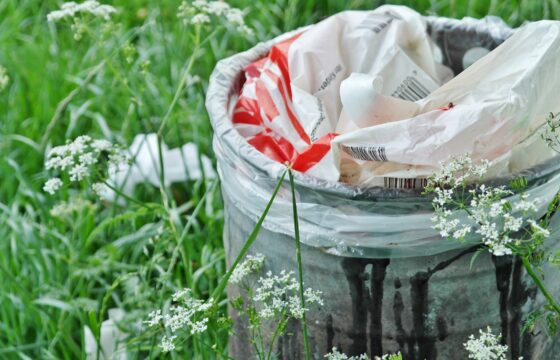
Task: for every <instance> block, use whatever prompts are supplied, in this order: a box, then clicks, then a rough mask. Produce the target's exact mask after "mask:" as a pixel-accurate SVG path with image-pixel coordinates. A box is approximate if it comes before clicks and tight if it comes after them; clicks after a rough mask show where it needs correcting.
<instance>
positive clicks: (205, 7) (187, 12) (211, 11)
mask: <svg viewBox="0 0 560 360" xmlns="http://www.w3.org/2000/svg"><path fill="white" fill-rule="evenodd" d="M177 16H178V17H179V18H180V19H181V20H182V21H183V23H184V24H185V25H207V24H210V23H211V21H212V18H215V19H217V20H219V21H224V22H225V23H226V24H228V25H230V26H232V27H233V28H234V29H236V30H237V31H238V32H240V33H241V34H244V35H251V34H252V33H253V31H252V30H251V28H249V27H248V26H247V25H246V24H245V20H244V19H243V11H241V10H240V9H237V8H233V7H231V6H230V5H229V4H228V3H226V2H223V1H206V0H196V1H193V2H191V3H188V2H187V1H183V2H182V3H181V6H179V11H178V13H177Z"/></svg>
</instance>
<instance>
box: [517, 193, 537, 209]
mask: <svg viewBox="0 0 560 360" xmlns="http://www.w3.org/2000/svg"><path fill="white" fill-rule="evenodd" d="M528 198H529V195H527V194H522V195H521V196H520V199H519V201H518V202H516V203H515V205H514V208H515V210H519V211H523V212H528V211H537V205H538V204H539V203H540V199H539V198H535V199H533V200H528Z"/></svg>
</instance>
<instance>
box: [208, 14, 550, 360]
mask: <svg viewBox="0 0 560 360" xmlns="http://www.w3.org/2000/svg"><path fill="white" fill-rule="evenodd" d="M381 9H385V10H387V9H395V11H400V9H402V8H393V7H391V8H387V7H383V8H381ZM385 10H384V11H385ZM379 11H381V10H379V9H378V10H376V11H375V12H379ZM419 19H420V23H421V24H425V29H426V31H427V33H428V35H429V38H430V39H431V40H430V41H433V43H435V44H436V45H437V47H438V49H439V50H433V51H434V58H436V59H437V58H438V56H439V55H437V53H441V64H443V65H445V66H447V67H448V68H450V69H451V70H452V71H453V73H454V74H455V75H456V74H459V73H460V72H462V71H463V70H464V66H466V65H469V64H471V63H472V62H474V61H475V59H476V57H477V56H479V55H481V54H486V53H491V52H492V51H493V50H494V49H495V48H496V47H498V46H499V45H500V44H501V43H503V42H504V40H505V39H507V38H508V37H510V36H511V35H512V34H513V33H514V32H515V31H514V30H512V29H510V28H508V27H507V26H506V25H505V24H504V23H503V22H502V21H500V20H499V19H497V18H493V17H488V18H485V19H483V20H475V19H469V18H466V19H463V20H455V19H447V18H438V17H420V18H419ZM327 21H328V20H327ZM395 21H397V20H392V22H391V23H390V24H389V25H386V26H385V29H388V28H390V27H391V26H393V22H395ZM554 27H556V25H554ZM539 28H540V27H539ZM312 29H314V27H311V28H309V29H307V31H311V30H312ZM300 33H301V30H297V31H295V32H292V33H288V34H285V35H282V36H281V37H279V38H277V39H274V40H272V41H270V42H267V43H264V44H259V45H257V46H255V47H254V48H252V49H250V50H248V51H246V52H243V53H240V54H237V55H235V56H232V57H231V58H228V59H224V60H222V61H220V62H219V63H218V65H217V66H216V69H215V71H214V73H213V75H212V77H211V79H210V84H209V88H208V92H207V99H206V106H207V109H208V112H209V115H210V119H211V121H212V126H213V128H214V139H213V148H214V151H215V154H216V157H217V160H218V161H217V167H218V174H219V176H220V178H221V179H222V182H221V187H222V193H223V197H224V203H225V224H224V244H225V251H226V260H227V262H228V264H229V265H231V263H232V261H233V260H234V259H235V258H236V256H237V255H238V254H239V252H240V250H241V248H242V247H243V245H244V244H245V241H246V240H247V238H248V236H249V234H250V232H251V231H252V229H253V228H254V226H255V223H256V222H257V220H258V219H259V217H260V216H261V215H262V213H263V209H264V208H265V207H266V205H267V203H268V201H269V200H270V197H271V194H272V191H273V189H274V188H275V186H276V184H277V182H278V179H279V177H280V176H281V174H282V173H283V172H284V171H285V170H286V166H285V165H284V164H283V163H282V161H284V160H285V159H287V160H290V161H292V164H293V165H292V166H294V167H296V169H298V170H300V171H302V172H294V176H295V179H296V198H297V208H298V215H299V225H300V226H299V230H300V238H301V241H302V243H303V246H302V258H303V266H304V271H303V275H304V282H305V283H306V284H312V285H313V286H314V288H317V289H319V290H322V291H323V292H324V293H325V294H328V296H329V301H328V302H326V303H325V306H324V307H323V308H322V309H319V310H318V311H314V312H312V313H310V315H309V317H308V326H309V334H310V346H311V351H312V354H313V356H314V357H315V358H321V357H322V356H323V355H324V354H325V353H327V352H329V351H330V350H331V348H332V346H337V347H338V348H339V349H340V350H341V351H343V352H345V353H347V354H351V355H359V354H362V353H364V352H365V353H368V354H369V355H370V356H371V355H380V354H383V353H386V352H394V351H402V353H403V355H404V358H406V359H412V360H414V359H437V358H441V359H454V358H457V354H458V349H461V348H462V344H463V342H464V341H465V338H466V337H467V336H468V335H469V334H472V333H475V332H477V331H478V329H480V328H482V327H485V326H487V325H490V326H492V327H493V328H494V329H501V330H502V334H503V336H504V338H503V339H504V342H506V343H507V344H508V345H509V347H510V349H511V356H512V358H517V357H518V356H526V358H527V359H528V358H534V359H539V358H540V359H547V358H554V356H555V355H556V354H557V352H558V347H559V346H560V344H559V343H558V341H554V340H550V338H548V337H547V336H546V335H545V334H544V333H539V334H530V333H523V332H522V330H521V329H522V321H523V319H525V318H526V317H527V315H528V314H529V313H530V312H531V310H532V309H536V308H538V307H539V306H540V304H541V303H542V301H543V299H542V298H541V297H540V295H538V294H537V291H536V289H535V288H533V287H531V285H530V284H531V283H530V281H527V279H526V278H525V276H524V275H523V267H522V264H520V262H519V261H517V260H513V259H512V258H509V257H502V258H500V259H496V258H492V257H491V256H490V255H489V254H487V253H484V254H481V255H480V256H479V257H478V258H477V261H476V263H475V265H474V270H471V268H470V266H471V263H470V254H472V249H468V248H465V245H464V244H460V243H458V242H453V241H449V240H446V239H442V238H441V237H440V236H439V234H438V233H437V232H436V231H435V230H433V229H432V228H431V226H432V223H431V221H430V218H431V216H432V214H433V213H432V204H431V201H430V199H427V198H426V197H423V196H421V192H422V190H421V189H418V188H416V187H415V186H396V188H395V186H386V187H384V186H373V187H368V186H365V187H356V186H350V185H349V184H346V183H342V182H339V181H338V177H332V179H334V180H326V179H325V178H321V177H320V176H317V174H316V173H314V171H313V170H314V168H315V167H316V166H319V165H321V164H322V163H323V162H324V161H327V160H328V161H332V163H333V164H334V158H333V157H332V152H331V150H330V148H331V140H332V139H336V138H337V137H335V136H334V134H330V135H329V132H328V131H329V130H328V129H323V130H324V131H325V134H326V135H323V137H322V138H321V137H320V136H319V134H322V133H318V132H317V130H316V131H315V134H316V135H315V136H314V137H311V134H313V127H311V128H304V132H305V134H307V136H308V137H309V138H310V139H309V140H310V141H311V140H313V141H312V146H310V147H309V149H308V148H306V147H305V145H304V143H305V141H303V142H301V143H298V142H296V143H295V144H296V145H293V144H292V143H290V142H289V141H287V140H286V139H285V138H283V137H281V136H279V135H278V133H276V132H275V131H274V129H272V128H269V127H268V125H269V124H270V123H274V121H268V119H266V122H264V121H265V119H262V117H263V116H266V113H265V112H264V111H261V106H263V105H267V102H266V101H268V100H269V98H267V97H266V96H265V97H264V98H263V100H262V101H261V100H258V101H257V99H256V98H253V99H251V98H249V97H246V96H243V95H244V94H246V91H248V90H247V89H246V88H247V86H248V85H247V81H249V80H250V79H251V78H256V77H257V76H258V75H259V73H258V71H257V70H258V67H257V66H258V64H263V63H264V62H266V61H267V59H269V56H270V55H272V54H273V53H274V52H275V51H277V50H275V49H278V48H282V46H284V45H283V44H285V43H286V41H288V39H292V38H293V37H294V36H297V35H298V34H300ZM555 35H556V34H555V30H552V31H551V33H550V34H549V35H547V36H543V37H541V38H539V39H538V41H539V43H546V42H547V41H550V40H551V39H552V38H553V37H555ZM299 36H300V38H301V37H302V36H303V35H299ZM333 36H334V35H333ZM333 36H331V37H330V39H331V40H332V39H333ZM298 39H299V38H298ZM532 50H533V49H532ZM436 55H437V56H436ZM276 56H278V54H277V55H276ZM549 61H551V62H553V61H556V60H553V59H549ZM285 64H286V63H285ZM340 71H342V70H340ZM496 71H497V72H498V73H499V72H500V71H504V69H500V68H497V69H496ZM534 73H540V71H537V70H535V71H534ZM350 74H351V73H347V74H346V77H345V78H348V77H349V76H350ZM361 74H366V75H374V76H375V75H376V74H368V73H365V72H361ZM306 75H310V76H311V75H313V74H312V73H310V74H306ZM493 75H495V76H497V75H496V74H493ZM498 75H499V74H498ZM323 80H324V79H323ZM355 80H357V81H359V80H360V75H358V76H357V77H356V78H355ZM440 80H441V79H440ZM453 80H454V79H453ZM453 80H451V81H453ZM443 81H445V80H443ZM250 83H251V81H249V84H250ZM280 83H281V84H282V86H284V85H285V83H284V82H280ZM320 83H322V81H320ZM449 83H450V82H448V83H447V84H449ZM253 84H254V85H253V86H254V89H255V90H256V85H255V82H253ZM372 84H373V89H372V91H371V92H370V95H371V94H373V95H375V91H378V90H379V88H378V86H379V84H378V83H374V82H372ZM489 90H491V89H489ZM514 91H515V88H514V89H513V90H512V91H510V92H509V93H510V94H512V96H514ZM437 92H438V90H435V91H434V92H433V93H432V94H435V93H437ZM294 94H295V92H293V93H292V95H294ZM539 94H541V93H540V92H539ZM240 95H241V96H240ZM389 95H390V94H389ZM502 95H503V94H498V93H497V94H495V96H496V97H500V96H502ZM542 95H544V94H542ZM364 96H367V94H365V95H364ZM429 96H430V95H429ZM238 100H239V101H238ZM314 101H316V102H317V100H316V99H315V100H314ZM337 101H338V98H337ZM422 101H424V100H421V101H420V102H418V103H422ZM457 103H458V104H459V101H457ZM317 104H319V103H318V102H317ZM325 105H326V106H330V105H332V104H325ZM335 105H336V106H341V103H337V104H335ZM443 105H445V106H448V105H449V104H448V103H444V104H443ZM531 107H533V105H531ZM290 109H293V108H290ZM455 110H457V109H456V108H453V109H451V110H448V111H446V113H452V112H453V111H455ZM548 110H549V111H550V109H548ZM294 111H295V110H294ZM323 111H326V110H323ZM436 111H441V112H445V111H444V110H436ZM292 114H295V112H294V113H292ZM297 115H298V116H300V114H297ZM301 116H302V117H303V115H301ZM290 119H291V118H288V121H291V120H290ZM261 120H262V122H261ZM325 121H326V120H323V122H325ZM329 121H330V120H329ZM401 122H402V121H394V122H390V123H387V124H382V125H380V127H386V126H388V125H394V124H400V123H401ZM265 124H266V125H267V126H264V125H265ZM290 124H291V122H290V123H289V124H288V126H290ZM292 125H293V124H292ZM332 125H333V126H334V125H335V124H334V123H333V124H332ZM292 129H295V127H292ZM294 131H295V133H297V131H296V130H294ZM257 134H260V136H256V135H257ZM348 134H351V133H348ZM537 134H538V131H535V132H534V133H533V135H532V136H529V137H527V138H526V139H525V140H521V138H520V139H519V140H521V141H520V142H519V141H518V143H515V144H514V146H513V147H512V149H511V156H510V158H509V159H506V160H504V162H503V163H502V166H503V172H502V173H510V172H511V173H516V174H519V171H521V170H523V169H526V170H523V171H522V172H521V174H522V175H524V176H525V177H526V178H527V180H528V184H529V185H528V188H527V191H526V192H527V193H528V194H530V196H531V197H532V198H535V197H538V198H541V199H543V200H548V199H551V197H552V196H554V194H555V193H556V191H557V190H558V188H559V186H560V161H558V157H554V158H552V159H549V160H548V161H546V160H545V159H544V158H543V156H541V154H546V155H547V157H550V156H551V155H550V153H547V151H548V149H547V148H546V145H544V146H543V147H540V146H541V145H540V143H539V141H537V140H540V139H539V138H538V135H537ZM398 135H399V134H396V135H394V136H391V137H388V140H391V139H392V137H396V136H398ZM268 139H272V140H273V141H270V142H268V143H267V141H266V140H268ZM260 142H262V144H261V143H260ZM300 145H301V147H300V148H297V149H296V148H295V146H300ZM263 149H264V150H263ZM310 149H313V150H315V151H316V152H317V153H319V154H322V156H321V157H316V156H315V155H316V153H313V151H311V150H310ZM528 149H530V150H531V151H527V150H528ZM261 150H262V151H261ZM275 156H283V158H275ZM506 157H507V156H506ZM496 159H499V158H496ZM495 163H496V164H498V163H499V162H498V161H497V160H495ZM304 164H307V165H309V167H308V168H305V166H303V165H304ZM528 164H538V165H535V166H530V169H527V167H529V165H528ZM339 165H340V164H339ZM350 165H351V166H348V167H349V168H352V167H353V165H352V164H350ZM300 166H301V167H300ZM342 166H345V164H344V163H342ZM495 166H497V165H495ZM333 168H334V169H335V170H336V167H335V166H334V165H333ZM359 169H360V171H363V169H364V166H360V167H359ZM507 180H508V179H507V178H506V179H503V178H499V177H498V178H496V179H495V180H494V181H495V182H496V183H499V182H502V183H504V182H506V181H507ZM388 185H391V184H388ZM291 216H292V198H291V193H290V189H289V187H288V185H287V184H284V185H283V186H282V188H281V189H280V191H279V192H278V195H277V197H276V198H275V200H274V203H273V205H272V207H271V208H270V211H269V212H268V215H267V217H266V219H265V220H264V223H263V228H262V229H261V232H260V235H259V237H258V239H257V240H256V241H255V242H254V244H253V246H252V248H251V252H252V253H253V254H254V253H257V252H259V253H262V254H264V255H265V256H266V257H267V262H266V263H265V267H266V268H265V271H266V270H271V271H274V272H277V271H280V270H283V269H288V270H290V269H295V268H296V263H295V257H294V251H295V249H294V247H295V244H294V239H293V234H294V228H293V219H292V217H291ZM559 220H560V219H559V218H558V215H556V216H555V218H554V219H553V220H552V227H553V230H551V232H552V234H557V231H558V230H557V229H558V228H560V221H559ZM556 238H557V235H552V236H551V239H550V241H555V240H556ZM467 276H468V279H467V278H466V277H467ZM547 281H548V282H550V283H549V284H547V287H549V288H550V289H553V290H552V291H555V292H557V291H560V290H559V288H560V281H559V280H558V279H554V278H547ZM229 294H230V296H232V297H235V296H236V294H237V293H236V288H235V287H234V286H232V287H230V289H229ZM232 314H233V313H232ZM247 328H248V326H247V324H246V323H244V322H243V321H241V320H239V321H236V323H235V332H236V334H237V335H238V336H237V337H234V338H232V339H231V341H230V353H229V355H230V356H232V357H234V358H238V357H239V358H246V357H250V355H248V354H250V352H251V344H250V343H249V341H248V337H245V338H244V337H243V334H246V332H247ZM288 330H289V332H293V333H294V334H295V335H294V336H293V337H291V338H286V339H281V341H279V342H278V347H277V348H275V349H274V351H275V352H276V353H277V354H278V358H281V359H296V358H298V354H302V353H303V344H302V340H301V337H299V336H298V335H297V334H299V329H297V328H290V329H288ZM264 340H265V341H268V340H269V339H264ZM531 356H532V357H531Z"/></svg>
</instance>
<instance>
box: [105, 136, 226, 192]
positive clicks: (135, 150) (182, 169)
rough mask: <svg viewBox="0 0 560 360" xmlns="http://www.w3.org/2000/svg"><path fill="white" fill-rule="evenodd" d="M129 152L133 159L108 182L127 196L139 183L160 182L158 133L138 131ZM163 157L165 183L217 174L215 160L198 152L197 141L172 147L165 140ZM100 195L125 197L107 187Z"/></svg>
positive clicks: (166, 184) (115, 171)
mask: <svg viewBox="0 0 560 360" xmlns="http://www.w3.org/2000/svg"><path fill="white" fill-rule="evenodd" d="M126 154H127V155H128V156H129V157H130V158H131V159H132V163H131V164H121V165H119V167H118V168H117V169H114V171H112V172H111V173H110V174H109V179H108V182H109V184H110V185H111V186H113V187H114V188H116V189H119V191H121V192H122V193H124V194H126V195H128V196H131V195H132V194H133V192H134V188H135V187H136V185H138V184H142V183H149V184H152V185H153V186H155V187H159V186H160V183H161V182H160V176H159V174H160V160H159V152H158V145H157V134H139V135H136V137H135V138H134V140H133V141H132V144H131V145H130V147H129V148H128V150H127V151H126ZM162 158H163V166H164V171H165V173H164V174H165V177H164V179H165V184H164V186H166V187H168V186H170V185H171V184H173V183H179V182H183V181H187V180H198V179H201V178H205V179H213V178H215V177H216V172H215V170H214V168H213V166H212V161H211V160H210V159H209V158H208V157H207V156H206V155H201V154H200V153H199V151H198V147H197V146H196V144H193V143H187V144H184V145H183V146H181V147H180V148H175V149H169V148H168V147H167V145H165V144H162ZM101 195H102V197H103V198H104V199H105V200H108V201H115V200H116V199H119V200H120V201H124V199H123V198H122V197H119V195H118V194H117V193H116V192H115V191H113V190H112V189H110V188H108V187H106V188H105V189H104V190H103V192H102V194H101Z"/></svg>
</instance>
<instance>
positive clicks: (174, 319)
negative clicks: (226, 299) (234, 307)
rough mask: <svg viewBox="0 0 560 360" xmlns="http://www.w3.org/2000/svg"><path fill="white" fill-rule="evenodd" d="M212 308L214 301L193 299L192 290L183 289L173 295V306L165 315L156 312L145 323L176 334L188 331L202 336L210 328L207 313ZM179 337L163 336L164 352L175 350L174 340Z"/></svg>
mask: <svg viewBox="0 0 560 360" xmlns="http://www.w3.org/2000/svg"><path fill="white" fill-rule="evenodd" d="M211 307H212V299H209V300H208V301H202V300H199V299H195V298H193V297H192V294H191V289H183V290H179V291H177V292H175V294H173V304H172V305H171V306H170V307H169V309H168V311H167V312H166V313H165V314H163V313H162V311H161V310H154V311H152V312H151V313H150V314H149V315H148V320H146V321H144V323H145V324H147V325H148V326H149V327H154V326H163V328H164V329H165V330H166V331H168V332H170V333H172V334H175V333H177V332H178V331H180V330H184V329H188V330H189V332H190V333H191V334H193V335H194V334H200V333H202V332H204V331H206V329H207V328H208V317H206V316H205V314H206V312H207V311H208V310H209V309H210V308H211ZM176 337H177V336H176V335H171V336H163V338H162V340H161V344H160V346H161V348H162V350H163V351H171V350H173V349H175V343H174V340H175V338H176Z"/></svg>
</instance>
